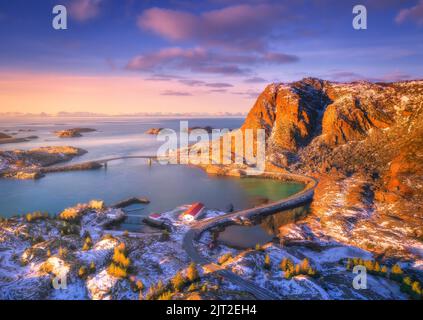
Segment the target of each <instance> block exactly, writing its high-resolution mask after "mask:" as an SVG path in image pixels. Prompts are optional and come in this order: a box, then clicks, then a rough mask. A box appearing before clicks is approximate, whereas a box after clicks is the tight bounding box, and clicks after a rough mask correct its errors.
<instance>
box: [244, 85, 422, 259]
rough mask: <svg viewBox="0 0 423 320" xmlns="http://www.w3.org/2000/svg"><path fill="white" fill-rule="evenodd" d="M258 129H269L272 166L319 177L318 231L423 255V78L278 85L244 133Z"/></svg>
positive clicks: (310, 223) (313, 223) (313, 220)
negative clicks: (385, 81)
mask: <svg viewBox="0 0 423 320" xmlns="http://www.w3.org/2000/svg"><path fill="white" fill-rule="evenodd" d="M255 128H262V129H264V130H265V132H266V137H267V140H266V145H267V148H266V159H267V168H272V170H286V171H290V172H300V173H304V174H309V175H313V176H316V177H318V178H319V180H320V183H319V187H318V189H317V190H316V194H315V200H314V202H313V204H312V214H311V215H310V216H309V217H308V218H307V219H306V222H305V223H306V226H307V228H309V229H308V230H310V228H311V230H313V231H314V233H319V232H321V233H322V234H324V235H325V236H329V237H332V238H333V239H336V240H339V241H343V242H348V243H353V244H355V245H358V246H361V247H365V248H366V249H369V248H371V249H372V251H377V252H379V253H381V254H386V253H387V252H388V251H389V249H392V248H391V247H394V248H395V250H391V251H392V252H394V254H401V255H415V254H416V252H418V253H419V254H420V255H423V245H422V241H423V227H422V226H423V81H422V80H416V81H404V82H395V83H369V82H352V83H336V82H329V81H324V80H320V79H315V78H305V79H303V80H301V81H298V82H293V83H289V84H285V83H273V84H270V85H268V86H267V87H266V88H265V90H264V91H263V92H262V93H261V94H260V96H259V97H258V99H257V101H256V103H255V104H254V106H253V108H252V109H251V111H250V112H249V114H248V116H247V118H246V120H245V122H244V124H243V126H242V128H241V129H242V130H246V129H255ZM407 239H408V240H410V241H411V242H410V241H408V240H407ZM401 242H402V243H401ZM389 252H390V251H389Z"/></svg>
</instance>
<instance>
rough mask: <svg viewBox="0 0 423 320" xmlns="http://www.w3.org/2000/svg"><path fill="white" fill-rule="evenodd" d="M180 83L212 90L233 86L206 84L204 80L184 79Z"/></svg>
mask: <svg viewBox="0 0 423 320" xmlns="http://www.w3.org/2000/svg"><path fill="white" fill-rule="evenodd" d="M179 82H180V83H182V84H185V85H187V86H190V87H210V88H231V87H233V85H232V84H230V83H226V82H206V81H202V80H190V79H182V80H179Z"/></svg>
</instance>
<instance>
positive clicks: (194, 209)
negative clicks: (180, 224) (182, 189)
mask: <svg viewBox="0 0 423 320" xmlns="http://www.w3.org/2000/svg"><path fill="white" fill-rule="evenodd" d="M203 211H204V204H202V203H201V202H196V203H193V204H192V205H191V206H190V207H189V208H188V209H187V210H186V211H185V212H183V213H182V214H181V215H180V217H179V218H180V219H181V220H184V221H186V222H191V221H194V220H197V219H198V218H199V217H200V216H201V214H202V212H203Z"/></svg>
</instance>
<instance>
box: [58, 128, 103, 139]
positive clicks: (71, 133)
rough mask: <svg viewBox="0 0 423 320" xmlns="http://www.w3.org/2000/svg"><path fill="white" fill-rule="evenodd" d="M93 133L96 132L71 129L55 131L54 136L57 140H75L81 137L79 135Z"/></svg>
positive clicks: (84, 129)
mask: <svg viewBox="0 0 423 320" xmlns="http://www.w3.org/2000/svg"><path fill="white" fill-rule="evenodd" d="M94 131H97V130H96V129H91V128H73V129H66V130H61V131H56V132H55V135H56V136H58V137H59V138H76V137H82V134H81V133H86V132H94Z"/></svg>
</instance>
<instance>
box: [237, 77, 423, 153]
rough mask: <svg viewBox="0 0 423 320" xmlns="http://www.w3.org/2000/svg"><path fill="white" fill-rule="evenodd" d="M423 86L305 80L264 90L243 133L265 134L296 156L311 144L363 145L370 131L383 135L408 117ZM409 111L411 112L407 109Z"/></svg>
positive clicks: (272, 86) (332, 145)
mask: <svg viewBox="0 0 423 320" xmlns="http://www.w3.org/2000/svg"><path fill="white" fill-rule="evenodd" d="M422 86H423V83H422V82H421V81H416V82H414V83H407V82H403V83H392V84H373V83H368V82H357V83H345V84H341V83H331V82H328V81H323V80H319V79H313V78H306V79H303V80H301V81H298V82H295V83H291V84H271V85H269V86H267V87H266V89H265V90H264V91H263V93H262V94H261V95H260V96H259V98H258V99H257V101H256V103H255V105H254V107H253V108H252V109H251V111H250V113H249V114H248V116H247V118H246V120H245V123H244V125H243V127H242V129H247V128H263V129H265V130H266V134H267V138H268V145H269V146H271V147H276V148H277V149H278V150H288V151H291V152H295V151H298V149H299V148H300V147H302V146H305V145H307V144H309V143H310V141H311V140H313V138H315V137H318V136H320V135H321V136H322V140H323V141H324V142H325V143H326V144H327V145H328V146H331V147H334V146H337V145H341V144H344V143H346V142H349V141H358V140H362V139H364V138H365V137H366V136H367V135H368V133H369V131H370V130H371V129H386V128H389V127H391V126H392V124H394V123H395V117H396V116H399V115H402V114H404V110H408V111H407V112H406V116H412V114H413V113H412V112H410V111H409V110H410V107H409V106H410V105H412V104H415V103H416V101H417V102H418V101H419V98H418V97H419V95H420V94H421V89H422ZM411 109H412V108H411Z"/></svg>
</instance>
